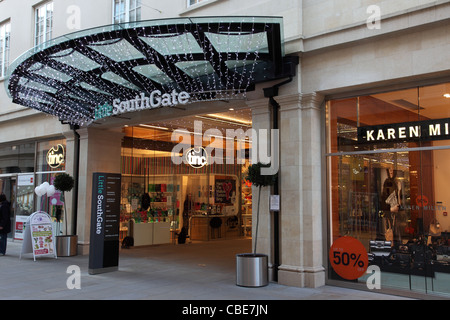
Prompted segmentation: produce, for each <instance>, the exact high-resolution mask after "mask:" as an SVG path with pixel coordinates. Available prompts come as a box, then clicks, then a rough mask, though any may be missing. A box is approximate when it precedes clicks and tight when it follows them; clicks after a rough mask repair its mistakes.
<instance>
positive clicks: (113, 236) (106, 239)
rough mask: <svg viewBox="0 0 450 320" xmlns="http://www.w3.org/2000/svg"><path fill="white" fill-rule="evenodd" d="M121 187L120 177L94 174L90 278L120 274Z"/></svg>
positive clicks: (109, 174)
mask: <svg viewBox="0 0 450 320" xmlns="http://www.w3.org/2000/svg"><path fill="white" fill-rule="evenodd" d="M120 186H121V175H120V174H114V173H98V172H96V173H94V174H93V180H92V209H91V238H90V246H89V274H98V273H104V272H110V271H116V270H118V267H119V227H120V189H121V188H120Z"/></svg>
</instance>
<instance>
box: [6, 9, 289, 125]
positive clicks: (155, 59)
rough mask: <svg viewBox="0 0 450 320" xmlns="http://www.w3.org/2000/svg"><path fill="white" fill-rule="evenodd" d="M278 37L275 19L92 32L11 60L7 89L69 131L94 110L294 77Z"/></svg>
mask: <svg viewBox="0 0 450 320" xmlns="http://www.w3.org/2000/svg"><path fill="white" fill-rule="evenodd" d="M282 38H283V35H282V18H277V17H214V18H211V17H209V18H208V17H203V18H195V19H194V18H181V19H168V20H151V21H140V22H136V23H127V24H120V25H112V26H107V27H101V28H95V29H91V30H86V31H81V32H77V33H73V34H70V35H67V36H64V37H61V38H58V39H55V40H52V41H50V42H49V43H45V44H44V45H41V46H39V47H36V48H33V49H31V50H30V51H29V52H27V53H26V54H24V55H23V56H22V57H20V58H19V59H17V60H16V61H15V62H14V63H13V64H12V65H11V67H10V69H9V76H8V81H6V83H7V84H6V85H7V91H8V93H9V94H10V96H11V98H12V100H13V102H14V103H16V104H20V105H22V106H26V107H30V108H34V109H37V110H39V111H42V112H45V113H48V114H51V115H54V116H57V117H58V118H59V119H60V120H61V121H64V122H67V123H70V124H75V125H88V124H90V123H92V122H93V121H94V119H95V116H94V113H95V108H96V107H97V106H99V105H104V104H111V102H112V100H113V99H120V100H130V99H133V98H135V97H136V96H137V95H139V94H141V93H145V94H149V93H150V92H152V91H155V90H159V91H161V92H162V93H170V92H172V91H173V90H176V91H178V92H181V91H186V92H188V93H189V94H190V96H191V97H194V99H193V100H194V102H200V101H212V100H227V99H238V98H242V95H245V93H246V92H248V91H252V90H254V89H255V85H256V84H258V83H261V82H266V81H271V80H275V79H280V78H285V77H293V76H294V75H295V65H296V64H297V63H298V59H295V57H294V58H292V57H286V56H284V52H283V51H284V49H283V43H282ZM69 57H70V59H72V60H70V61H69V60H68V59H69ZM64 59H66V60H64ZM83 64H87V66H83Z"/></svg>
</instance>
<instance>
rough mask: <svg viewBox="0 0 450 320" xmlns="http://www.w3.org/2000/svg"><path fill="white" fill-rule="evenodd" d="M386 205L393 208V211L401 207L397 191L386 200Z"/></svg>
mask: <svg viewBox="0 0 450 320" xmlns="http://www.w3.org/2000/svg"><path fill="white" fill-rule="evenodd" d="M386 204H388V205H390V206H391V210H392V209H394V208H396V207H397V206H398V205H399V203H398V199H397V194H396V192H395V191H393V192H392V193H391V194H390V195H389V197H387V199H386Z"/></svg>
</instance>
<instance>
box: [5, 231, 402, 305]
mask: <svg viewBox="0 0 450 320" xmlns="http://www.w3.org/2000/svg"><path fill="white" fill-rule="evenodd" d="M21 248H22V242H20V241H9V242H8V248H7V254H6V255H5V256H0V270H1V272H0V285H1V290H0V299H2V300H42V299H48V300H172V301H173V300H184V301H195V300H197V301H199V300H227V301H228V300H233V301H242V300H278V301H280V300H285V301H287V300H291V301H292V300H394V299H398V300H406V298H404V297H399V296H392V295H384V294H380V293H376V292H368V291H359V290H350V289H346V288H340V287H333V286H324V287H321V288H317V289H309V288H296V287H289V286H284V285H280V284H277V283H273V282H271V283H270V284H269V285H268V286H266V287H261V288H243V287H239V286H237V285H236V282H235V281H236V280H235V255H236V254H238V253H244V252H250V251H251V243H250V241H248V240H242V239H236V240H217V241H211V242H201V243H189V244H184V245H161V246H152V247H143V248H131V249H121V252H120V261H119V270H118V271H115V272H110V273H103V274H97V275H90V274H89V273H88V263H89V258H88V256H81V255H78V256H74V257H58V258H57V259H55V258H52V257H41V258H37V259H36V261H33V257H32V255H31V254H24V255H23V256H22V258H21V259H19V256H20V251H21ZM72 265H75V266H78V267H79V268H80V271H81V277H80V280H81V281H80V286H81V287H80V289H69V288H68V286H67V280H68V278H69V277H70V276H71V275H72V274H69V273H67V270H68V267H69V266H72Z"/></svg>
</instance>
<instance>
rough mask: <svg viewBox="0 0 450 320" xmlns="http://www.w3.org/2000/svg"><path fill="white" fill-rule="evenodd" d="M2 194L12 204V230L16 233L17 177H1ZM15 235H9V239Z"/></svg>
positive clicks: (0, 190)
mask: <svg viewBox="0 0 450 320" xmlns="http://www.w3.org/2000/svg"><path fill="white" fill-rule="evenodd" d="M0 193H3V194H4V195H5V196H6V200H7V201H8V202H9V203H10V206H11V230H12V231H14V220H15V211H16V206H17V205H16V194H17V190H16V177H15V176H5V177H0ZM13 235H14V232H11V233H9V234H8V237H9V238H11V237H12V236H13Z"/></svg>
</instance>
